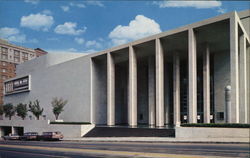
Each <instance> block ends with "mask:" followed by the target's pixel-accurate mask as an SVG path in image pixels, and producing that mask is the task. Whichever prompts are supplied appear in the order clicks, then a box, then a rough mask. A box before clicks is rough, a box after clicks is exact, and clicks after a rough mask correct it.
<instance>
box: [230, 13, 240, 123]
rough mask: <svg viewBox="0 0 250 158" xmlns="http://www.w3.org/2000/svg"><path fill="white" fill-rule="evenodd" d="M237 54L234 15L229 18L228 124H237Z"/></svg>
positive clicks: (236, 33) (236, 29)
mask: <svg viewBox="0 0 250 158" xmlns="http://www.w3.org/2000/svg"><path fill="white" fill-rule="evenodd" d="M238 56H239V54H238V23H237V20H236V15H235V14H234V16H232V17H231V18H230V84H231V108H230V109H231V110H230V114H229V123H239V57H238Z"/></svg>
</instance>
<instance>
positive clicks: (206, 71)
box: [203, 44, 210, 123]
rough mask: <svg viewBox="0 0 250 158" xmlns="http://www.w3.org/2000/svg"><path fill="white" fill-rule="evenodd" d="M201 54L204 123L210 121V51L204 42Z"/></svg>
mask: <svg viewBox="0 0 250 158" xmlns="http://www.w3.org/2000/svg"><path fill="white" fill-rule="evenodd" d="M205 47H206V48H205V52H204V54H203V102H204V103H203V104H204V105H203V109H204V123H210V52H209V45H208V44H206V46H205Z"/></svg>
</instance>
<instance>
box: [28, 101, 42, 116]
mask: <svg viewBox="0 0 250 158" xmlns="http://www.w3.org/2000/svg"><path fill="white" fill-rule="evenodd" d="M29 111H30V112H32V114H33V115H35V117H36V118H37V120H39V117H40V116H41V115H42V113H43V108H41V107H40V102H39V100H37V99H36V100H35V101H34V102H33V103H32V101H30V102H29Z"/></svg>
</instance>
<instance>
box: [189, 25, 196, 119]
mask: <svg viewBox="0 0 250 158" xmlns="http://www.w3.org/2000/svg"><path fill="white" fill-rule="evenodd" d="M196 62H197V61H196V37H195V33H194V30H193V29H189V30H188V122H189V123H197V69H196V68H197V64H196Z"/></svg>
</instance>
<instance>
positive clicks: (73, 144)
mask: <svg viewBox="0 0 250 158" xmlns="http://www.w3.org/2000/svg"><path fill="white" fill-rule="evenodd" d="M249 149H250V147H249V144H208V143H141V142H140V143H139V142H138V143H136V142H77V141H56V142H54V141H0V158H31V157H32V158H41V157H42V158H51V157H53V158H79V157H83V158H97V157H98V158H99V157H109V158H114V157H115V158H117V157H123V158H125V157H153V158H156V157H169V158H173V157H175V158H195V157H197V158H198V157H202V158H204V157H249V156H250V152H249Z"/></svg>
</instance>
